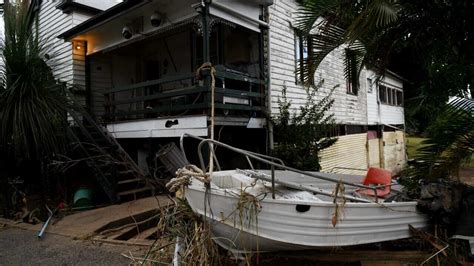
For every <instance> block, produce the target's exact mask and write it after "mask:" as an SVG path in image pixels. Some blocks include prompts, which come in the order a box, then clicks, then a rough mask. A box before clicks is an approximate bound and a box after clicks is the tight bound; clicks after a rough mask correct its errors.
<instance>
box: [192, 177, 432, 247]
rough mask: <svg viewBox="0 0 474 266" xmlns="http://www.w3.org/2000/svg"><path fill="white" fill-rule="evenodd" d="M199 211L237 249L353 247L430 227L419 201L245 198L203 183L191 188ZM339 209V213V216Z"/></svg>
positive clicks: (220, 238) (219, 237)
mask: <svg viewBox="0 0 474 266" xmlns="http://www.w3.org/2000/svg"><path fill="white" fill-rule="evenodd" d="M185 196H186V199H187V201H188V203H189V204H190V206H191V208H192V209H193V211H194V212H195V213H197V214H199V215H202V216H204V217H206V218H207V219H208V220H209V221H211V225H212V227H211V228H212V232H213V234H214V236H215V240H216V242H217V243H218V244H220V245H221V246H223V247H224V248H226V249H229V250H232V251H234V252H254V251H261V252H266V251H278V250H300V249H314V248H324V247H339V246H352V245H360V244H367V243H375V242H381V241H388V240H395V239H402V238H408V237H410V231H409V228H408V225H411V226H413V227H415V228H423V227H425V226H426V217H425V216H424V215H422V214H420V213H418V212H417V211H416V202H394V203H355V202H346V203H345V204H343V203H338V207H336V204H334V203H333V202H324V201H321V202H314V201H305V200H285V199H272V198H271V195H270V194H269V195H267V196H266V197H264V198H261V199H260V200H258V201H252V200H242V197H240V196H239V195H237V194H236V193H235V192H232V191H229V190H226V189H212V188H211V189H209V190H208V191H206V189H205V187H204V186H203V185H202V183H200V182H199V181H193V182H192V183H191V185H190V186H189V187H188V188H186V190H185ZM336 212H337V215H336Z"/></svg>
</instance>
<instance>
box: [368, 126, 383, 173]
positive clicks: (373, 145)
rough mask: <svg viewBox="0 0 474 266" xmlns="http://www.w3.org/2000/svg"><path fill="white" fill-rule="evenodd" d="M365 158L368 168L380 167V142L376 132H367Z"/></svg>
mask: <svg viewBox="0 0 474 266" xmlns="http://www.w3.org/2000/svg"><path fill="white" fill-rule="evenodd" d="M367 157H368V158H367V162H368V164H369V167H380V141H379V138H378V136H377V131H367Z"/></svg>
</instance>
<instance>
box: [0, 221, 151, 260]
mask: <svg viewBox="0 0 474 266" xmlns="http://www.w3.org/2000/svg"><path fill="white" fill-rule="evenodd" d="M36 234H37V233H36V232H32V231H29V230H22V229H17V228H11V227H4V228H0V265H129V264H130V263H131V262H132V261H131V260H130V259H128V258H125V257H123V256H122V255H121V254H122V253H125V254H129V252H132V254H133V256H140V255H141V254H144V253H145V252H146V250H144V248H143V247H142V248H139V247H133V246H125V245H110V244H103V243H97V242H95V243H94V242H92V241H82V240H73V239H71V238H69V237H63V236H59V235H55V234H46V235H45V236H44V239H38V238H37V237H36Z"/></svg>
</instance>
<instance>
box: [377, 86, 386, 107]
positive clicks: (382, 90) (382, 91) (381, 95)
mask: <svg viewBox="0 0 474 266" xmlns="http://www.w3.org/2000/svg"><path fill="white" fill-rule="evenodd" d="M379 100H380V102H381V103H385V104H387V103H388V102H387V87H385V86H384V85H379Z"/></svg>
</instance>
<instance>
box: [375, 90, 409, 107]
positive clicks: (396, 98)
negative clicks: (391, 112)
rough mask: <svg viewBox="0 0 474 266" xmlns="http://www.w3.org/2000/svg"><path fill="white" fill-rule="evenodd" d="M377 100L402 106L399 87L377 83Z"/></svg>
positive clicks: (401, 94)
mask: <svg viewBox="0 0 474 266" xmlns="http://www.w3.org/2000/svg"><path fill="white" fill-rule="evenodd" d="M378 87H379V88H378V90H379V100H380V102H381V103H383V104H387V105H393V106H403V92H402V91H401V90H400V89H395V88H390V87H387V86H385V85H379V86H378Z"/></svg>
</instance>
